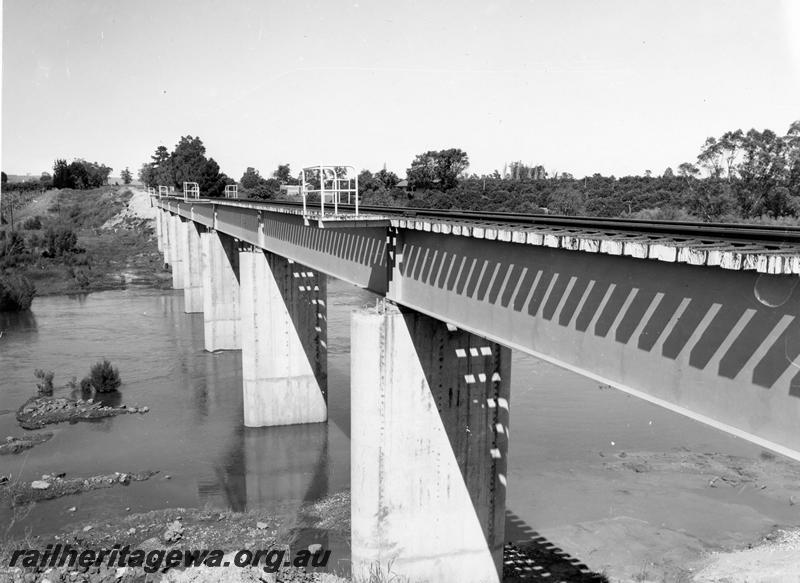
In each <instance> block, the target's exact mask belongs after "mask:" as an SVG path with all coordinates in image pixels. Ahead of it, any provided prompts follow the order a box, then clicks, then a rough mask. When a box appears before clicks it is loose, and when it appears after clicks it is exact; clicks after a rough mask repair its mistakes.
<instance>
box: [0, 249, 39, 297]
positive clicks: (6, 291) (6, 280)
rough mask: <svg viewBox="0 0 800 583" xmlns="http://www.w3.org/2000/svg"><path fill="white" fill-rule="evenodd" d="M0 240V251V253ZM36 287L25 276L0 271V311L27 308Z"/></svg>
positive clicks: (0, 251) (0, 250)
mask: <svg viewBox="0 0 800 583" xmlns="http://www.w3.org/2000/svg"><path fill="white" fill-rule="evenodd" d="M2 248H3V247H2V241H0V253H2ZM35 295H36V287H35V286H34V285H33V283H31V280H29V279H28V278H27V277H25V276H23V275H20V274H16V273H8V274H4V273H2V271H0V312H20V311H22V310H27V309H29V308H30V307H31V303H33V298H34V296H35Z"/></svg>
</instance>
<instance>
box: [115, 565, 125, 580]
mask: <svg viewBox="0 0 800 583" xmlns="http://www.w3.org/2000/svg"><path fill="white" fill-rule="evenodd" d="M127 573H128V567H119V568H117V572H116V573H115V574H116V576H117V579H122V578H123V577H125V575H127Z"/></svg>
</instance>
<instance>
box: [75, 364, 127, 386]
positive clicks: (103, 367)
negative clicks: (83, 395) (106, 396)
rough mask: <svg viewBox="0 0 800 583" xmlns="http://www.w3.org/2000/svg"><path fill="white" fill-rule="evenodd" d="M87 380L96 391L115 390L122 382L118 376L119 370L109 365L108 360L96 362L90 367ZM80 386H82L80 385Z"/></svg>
mask: <svg viewBox="0 0 800 583" xmlns="http://www.w3.org/2000/svg"><path fill="white" fill-rule="evenodd" d="M89 382H90V383H91V385H92V387H94V390H95V391H97V392H98V393H108V392H111V391H116V390H117V388H118V387H119V386H120V385H121V384H122V381H121V380H120V378H119V370H117V368H116V367H113V366H111V363H110V362H108V360H103V362H98V363H97V364H95V365H94V366H93V367H92V370H91V371H90V372H89ZM81 385H83V383H81ZM81 388H83V387H82V386H81Z"/></svg>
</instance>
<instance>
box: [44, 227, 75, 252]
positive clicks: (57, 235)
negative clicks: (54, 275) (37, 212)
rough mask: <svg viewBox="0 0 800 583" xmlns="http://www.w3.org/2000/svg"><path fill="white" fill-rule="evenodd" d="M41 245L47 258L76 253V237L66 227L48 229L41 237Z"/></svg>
mask: <svg viewBox="0 0 800 583" xmlns="http://www.w3.org/2000/svg"><path fill="white" fill-rule="evenodd" d="M43 243H44V247H45V249H46V253H47V255H48V256H49V257H57V256H59V255H65V254H67V253H73V252H76V251H77V246H78V236H77V235H76V234H75V232H74V231H73V230H72V229H68V228H66V227H56V228H55V229H53V228H48V229H47V230H46V231H45V232H44V235H43Z"/></svg>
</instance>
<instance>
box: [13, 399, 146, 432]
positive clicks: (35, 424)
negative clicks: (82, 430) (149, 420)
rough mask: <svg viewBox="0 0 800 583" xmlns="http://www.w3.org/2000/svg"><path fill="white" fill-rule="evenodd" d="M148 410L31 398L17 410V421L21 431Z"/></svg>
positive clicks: (75, 400) (136, 406)
mask: <svg viewBox="0 0 800 583" xmlns="http://www.w3.org/2000/svg"><path fill="white" fill-rule="evenodd" d="M149 410H150V409H149V407H139V406H138V405H120V406H119V407H110V406H107V405H103V404H102V403H99V402H97V401H94V400H93V399H85V400H84V399H69V398H66V397H31V398H30V399H28V400H27V401H26V402H25V403H24V404H23V405H22V406H21V407H20V408H19V409H18V410H17V421H19V424H20V427H22V428H23V429H41V428H42V427H44V426H45V425H48V424H51V423H63V422H64V421H69V422H70V423H76V422H78V421H85V420H88V419H101V418H103V417H114V416H115V415H123V414H134V413H147V412H148V411H149Z"/></svg>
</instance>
